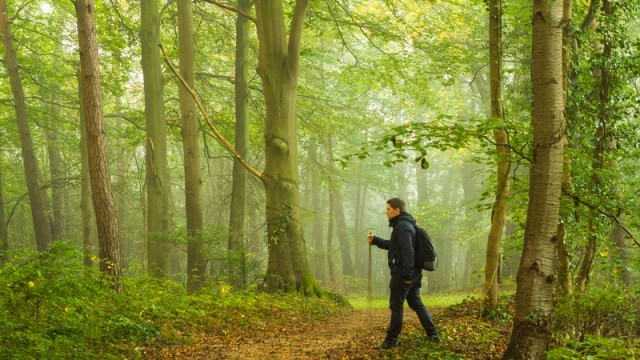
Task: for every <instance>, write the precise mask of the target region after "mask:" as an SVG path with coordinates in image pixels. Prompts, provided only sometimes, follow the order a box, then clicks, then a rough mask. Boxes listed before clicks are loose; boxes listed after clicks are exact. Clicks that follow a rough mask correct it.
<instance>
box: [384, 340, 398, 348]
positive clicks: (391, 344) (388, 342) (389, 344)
mask: <svg viewBox="0 0 640 360" xmlns="http://www.w3.org/2000/svg"><path fill="white" fill-rule="evenodd" d="M397 345H398V339H384V342H383V343H382V345H380V348H381V349H390V348H392V347H394V346H397Z"/></svg>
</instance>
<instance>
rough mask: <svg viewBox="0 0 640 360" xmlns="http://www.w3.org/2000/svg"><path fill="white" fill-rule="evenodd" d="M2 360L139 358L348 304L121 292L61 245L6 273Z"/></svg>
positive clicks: (140, 288) (17, 261)
mask: <svg viewBox="0 0 640 360" xmlns="http://www.w3.org/2000/svg"><path fill="white" fill-rule="evenodd" d="M0 278H2V279H3V283H2V284H1V285H0V318H2V319H3V321H2V322H0V358H1V359H7V358H12V359H13V358H17V359H40V358H69V357H72V358H74V359H95V358H101V359H109V358H120V357H121V356H126V357H137V356H139V351H140V348H141V347H144V346H152V345H157V344H173V343H183V342H187V341H190V340H191V339H192V337H193V336H196V335H194V334H200V333H202V332H210V333H211V332H219V331H227V332H229V331H234V330H236V329H242V328H253V327H255V326H257V325H256V324H264V323H270V322H282V323H285V322H286V321H289V320H288V319H289V317H302V318H305V319H318V318H322V317H324V316H327V315H329V314H332V313H336V312H339V311H342V309H345V301H344V299H342V298H340V297H337V296H329V297H326V298H323V299H318V298H305V299H304V301H301V298H300V296H298V295H284V294H263V293H252V292H246V293H245V292H241V293H234V292H231V291H230V290H231V288H230V287H229V286H228V285H226V284H224V283H221V284H218V285H215V286H210V287H209V288H208V289H207V290H206V291H204V292H201V293H199V294H195V295H187V294H186V292H185V290H184V285H183V284H179V283H175V282H172V281H165V280H158V279H152V278H146V277H136V278H125V279H124V280H123V290H122V291H121V292H119V293H116V292H114V291H113V290H112V289H113V288H112V286H111V285H112V284H110V283H109V282H108V281H107V280H105V279H104V278H103V277H102V276H101V274H100V273H99V272H98V271H97V270H95V269H93V268H86V267H84V265H83V263H82V253H81V252H80V251H79V250H78V249H76V248H73V247H71V246H69V245H68V244H67V243H64V242H57V243H55V244H53V245H52V247H51V249H50V251H48V252H44V253H26V254H25V253H24V252H23V253H22V254H20V255H17V254H13V255H12V256H11V260H10V262H9V263H8V264H7V265H6V266H5V267H3V268H1V269H0Z"/></svg>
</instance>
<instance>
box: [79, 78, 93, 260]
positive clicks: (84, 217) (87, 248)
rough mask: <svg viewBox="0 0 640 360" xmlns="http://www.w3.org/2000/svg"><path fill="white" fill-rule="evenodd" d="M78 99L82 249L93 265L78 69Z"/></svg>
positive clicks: (85, 152)
mask: <svg viewBox="0 0 640 360" xmlns="http://www.w3.org/2000/svg"><path fill="white" fill-rule="evenodd" d="M78 92H79V94H78V99H79V103H80V146H79V150H80V219H81V223H82V225H81V227H82V250H83V254H84V265H85V266H87V267H90V266H93V261H92V260H91V258H92V257H93V250H94V249H93V248H94V244H93V242H92V239H93V238H94V235H93V234H95V229H94V227H95V222H92V218H93V211H91V209H92V206H91V178H90V176H89V151H88V147H87V120H86V116H85V106H84V99H83V94H84V89H83V88H82V77H81V75H80V70H79V69H78Z"/></svg>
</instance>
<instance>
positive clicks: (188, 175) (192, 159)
mask: <svg viewBox="0 0 640 360" xmlns="http://www.w3.org/2000/svg"><path fill="white" fill-rule="evenodd" d="M192 14H193V12H192V9H191V0H178V42H179V47H180V75H181V76H182V78H183V79H184V80H185V81H186V83H187V85H189V87H190V88H192V89H194V88H195V86H194V85H195V47H194V43H195V41H194V28H193V15H192ZM178 90H179V98H180V124H181V127H180V133H181V134H182V148H183V158H184V162H183V165H184V195H185V211H186V219H187V290H188V291H189V292H190V293H193V292H196V291H198V290H200V289H201V288H202V286H203V282H204V277H205V266H206V258H205V255H204V253H203V250H204V244H203V234H202V230H203V226H204V215H203V212H202V202H201V195H200V194H201V189H202V187H201V180H202V176H201V174H200V141H199V137H198V116H197V114H198V113H197V110H196V103H195V100H194V99H193V98H192V97H191V94H189V92H188V91H187V89H186V88H185V87H184V86H183V85H179V89H178Z"/></svg>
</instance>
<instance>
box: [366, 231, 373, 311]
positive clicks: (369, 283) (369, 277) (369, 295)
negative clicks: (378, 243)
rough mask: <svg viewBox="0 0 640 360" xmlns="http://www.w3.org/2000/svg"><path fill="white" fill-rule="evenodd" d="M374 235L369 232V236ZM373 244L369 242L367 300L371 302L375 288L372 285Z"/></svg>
mask: <svg viewBox="0 0 640 360" xmlns="http://www.w3.org/2000/svg"><path fill="white" fill-rule="evenodd" d="M371 235H373V234H372V233H371V232H369V236H371ZM371 285H372V284H371V244H369V264H368V266H367V301H368V302H369V303H371V301H372V292H373V288H372V286H371Z"/></svg>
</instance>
